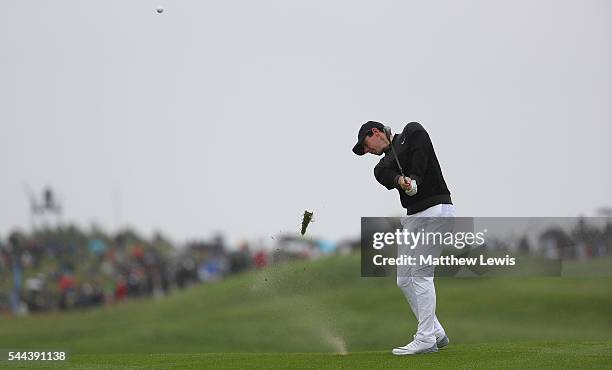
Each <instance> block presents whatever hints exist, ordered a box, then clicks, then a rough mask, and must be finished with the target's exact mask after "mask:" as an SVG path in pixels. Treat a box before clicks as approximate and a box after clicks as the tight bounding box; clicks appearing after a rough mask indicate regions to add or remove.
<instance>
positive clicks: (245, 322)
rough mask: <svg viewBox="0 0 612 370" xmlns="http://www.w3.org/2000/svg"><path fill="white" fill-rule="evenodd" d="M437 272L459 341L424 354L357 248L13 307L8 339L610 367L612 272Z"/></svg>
mask: <svg viewBox="0 0 612 370" xmlns="http://www.w3.org/2000/svg"><path fill="white" fill-rule="evenodd" d="M436 282H437V283H436V286H437V292H438V310H437V312H438V317H439V318H440V320H441V321H442V323H443V324H444V325H445V328H446V330H447V333H448V335H449V337H450V338H451V346H450V347H449V348H448V349H446V350H443V351H441V352H440V353H438V354H433V355H422V356H418V358H416V359H415V358H413V357H410V358H400V359H397V358H394V357H393V356H391V355H390V353H389V352H390V350H391V348H392V347H394V346H397V345H403V344H406V343H407V342H409V341H410V340H411V335H412V334H413V333H414V331H415V325H416V321H415V319H414V317H413V316H412V313H411V312H410V308H409V306H408V304H407V303H406V301H405V300H404V297H403V295H402V293H401V292H400V290H399V289H398V288H397V287H396V286H395V281H394V279H392V278H391V279H390V278H367V279H366V278H360V277H359V256H356V255H353V256H349V257H332V258H328V259H322V260H319V261H315V262H299V263H292V264H287V265H283V266H280V267H274V268H270V269H265V270H260V271H254V272H251V273H247V274H244V275H240V276H236V277H232V278H229V279H227V280H225V281H221V282H219V283H215V284H211V285H203V286H198V287H194V288H192V289H189V290H186V291H184V292H176V293H174V294H172V295H170V296H168V297H165V298H164V299H160V300H151V299H147V300H140V301H130V302H126V303H123V304H118V305H116V306H113V307H106V308H101V309H93V310H88V311H82V312H69V313H61V312H56V313H51V314H43V315H32V316H29V317H21V318H16V317H2V318H0V348H5V349H7V348H10V349H19V350H25V349H51V348H53V349H65V350H68V351H69V352H70V353H71V357H72V359H71V361H70V364H73V365H80V366H81V365H82V366H85V367H87V366H90V365H91V366H94V365H96V366H97V365H113V364H114V365H130V366H135V367H139V366H140V367H156V368H157V367H162V366H173V365H174V366H176V367H177V368H181V367H189V366H196V365H197V366H199V365H202V364H211V365H210V366H214V367H219V366H230V367H231V366H235V367H246V366H255V367H268V366H276V367H278V366H286V367H319V366H325V367H333V366H337V367H351V368H353V367H357V366H362V367H368V366H370V367H371V366H376V367H394V366H398V367H401V366H405V364H406V362H402V361H411V362H410V364H413V363H414V364H418V365H419V366H436V364H438V365H449V366H451V365H452V366H454V367H461V366H465V367H473V366H482V367H489V368H490V367H492V366H495V367H503V366H506V365H507V366H517V367H535V366H538V367H542V366H549V367H553V366H555V364H557V365H559V364H561V366H564V367H565V366H567V367H575V365H576V364H577V363H580V367H585V366H595V365H596V364H598V363H599V364H602V363H604V361H608V362H607V364H608V366H610V364H609V361H610V358H609V355H610V353H612V348H611V347H610V346H611V344H610V343H612V315H611V314H610V307H612V279H611V278H603V277H589V278H559V277H547V278H533V277H532V278H487V279H482V278H462V279H458V278H440V279H437V280H436ZM371 351H380V352H371ZM120 353H121V354H123V355H118V354H120ZM214 353H219V354H214ZM265 353H270V354H265ZM280 353H284V354H280ZM300 353H308V354H300ZM311 353H317V354H311ZM338 353H348V356H336V355H334V354H338ZM398 361H399V362H398ZM578 361H579V362H578ZM531 362H534V365H531ZM0 366H1V364H0ZM555 367H558V366H555Z"/></svg>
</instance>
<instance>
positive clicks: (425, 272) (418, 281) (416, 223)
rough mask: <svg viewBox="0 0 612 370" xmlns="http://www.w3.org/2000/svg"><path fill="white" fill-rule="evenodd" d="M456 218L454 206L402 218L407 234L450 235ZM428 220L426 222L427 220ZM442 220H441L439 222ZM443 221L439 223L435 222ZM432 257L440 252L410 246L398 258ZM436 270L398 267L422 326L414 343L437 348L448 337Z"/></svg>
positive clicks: (402, 285)
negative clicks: (438, 297) (438, 340)
mask: <svg viewBox="0 0 612 370" xmlns="http://www.w3.org/2000/svg"><path fill="white" fill-rule="evenodd" d="M454 216H455V208H454V206H453V205H452V204H438V205H435V206H433V207H430V208H427V209H425V210H423V211H421V212H418V213H415V214H413V215H409V216H406V217H402V219H401V223H402V226H403V227H404V228H405V229H406V230H407V231H408V232H417V231H421V232H426V233H427V232H440V233H445V232H451V231H452V229H453V222H451V221H450V220H454V219H452V218H451V217H454ZM424 217H426V218H424ZM440 217H442V218H440ZM436 218H440V219H436ZM423 253H425V254H433V257H438V256H439V255H440V251H439V250H437V249H435V248H434V250H433V252H432V250H431V249H429V250H427V251H425V252H424V248H418V247H417V248H414V249H410V247H408V246H398V256H400V255H402V254H404V255H409V256H415V257H416V258H418V255H420V254H423ZM434 268H435V267H434V266H431V265H430V266H412V267H411V266H402V267H400V266H398V268H397V286H398V287H399V288H400V289H401V290H402V292H403V293H404V295H405V296H406V299H407V300H408V303H409V304H410V308H411V309H412V312H413V313H414V316H415V317H416V319H417V321H418V322H419V324H418V327H417V332H416V336H415V339H416V340H417V341H420V342H423V343H428V344H432V345H433V344H434V343H435V342H436V338H441V337H443V336H444V335H446V334H445V332H444V328H443V327H442V325H441V324H440V322H439V321H438V318H437V317H436V288H435V286H434V274H433V273H434Z"/></svg>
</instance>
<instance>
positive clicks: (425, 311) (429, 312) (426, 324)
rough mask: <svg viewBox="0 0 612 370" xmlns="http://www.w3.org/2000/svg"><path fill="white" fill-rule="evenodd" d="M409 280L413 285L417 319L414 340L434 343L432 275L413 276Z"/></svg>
mask: <svg viewBox="0 0 612 370" xmlns="http://www.w3.org/2000/svg"><path fill="white" fill-rule="evenodd" d="M411 282H412V284H413V286H414V292H415V296H416V309H417V311H418V316H417V317H418V320H419V325H418V327H417V334H416V340H418V341H421V342H424V343H428V344H434V343H435V342H436V325H435V322H436V289H435V287H434V282H433V276H413V277H412V279H411Z"/></svg>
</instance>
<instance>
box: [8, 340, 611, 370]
mask: <svg viewBox="0 0 612 370" xmlns="http://www.w3.org/2000/svg"><path fill="white" fill-rule="evenodd" d="M13 366H14V367H15V368H26V367H27V368H43V367H45V368H46V367H52V368H53V367H57V368H60V367H61V368H68V369H71V368H73V369H83V368H99V369H112V368H122V369H150V368H156V369H201V368H211V369H212V368H214V369H236V368H245V367H249V368H291V369H312V368H326V369H373V368H385V369H404V368H407V367H418V368H421V369H434V368H454V369H507V368H539V369H569V368H580V369H585V368H605V367H611V366H612V342H581V343H563V342H522V343H495V344H458V345H451V346H449V348H448V349H444V350H441V351H440V352H438V353H434V354H428V355H416V356H402V357H398V356H393V355H391V354H390V353H389V352H388V351H385V352H382V351H378V352H356V353H350V354H348V355H337V354H325V353H259V354H252V353H250V354H246V353H207V354H202V353H196V354H186V353H183V354H176V353H174V354H112V355H109V354H107V355H104V354H102V355H101V354H97V355H82V354H81V355H75V356H73V357H72V358H70V359H69V361H67V362H63V363H49V362H46V363H41V362H38V363H28V364H12V367H13Z"/></svg>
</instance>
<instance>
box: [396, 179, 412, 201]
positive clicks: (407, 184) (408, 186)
mask: <svg viewBox="0 0 612 370" xmlns="http://www.w3.org/2000/svg"><path fill="white" fill-rule="evenodd" d="M397 183H398V184H399V186H400V187H401V188H402V189H403V190H404V191H405V192H406V194H408V195H409V196H413V195H415V194H416V193H417V183H416V181H415V180H412V179H410V178H409V177H403V176H400V177H399V178H398V179H397Z"/></svg>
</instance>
